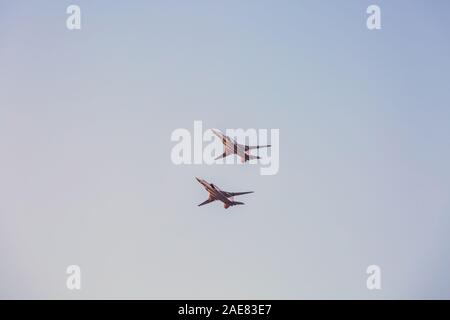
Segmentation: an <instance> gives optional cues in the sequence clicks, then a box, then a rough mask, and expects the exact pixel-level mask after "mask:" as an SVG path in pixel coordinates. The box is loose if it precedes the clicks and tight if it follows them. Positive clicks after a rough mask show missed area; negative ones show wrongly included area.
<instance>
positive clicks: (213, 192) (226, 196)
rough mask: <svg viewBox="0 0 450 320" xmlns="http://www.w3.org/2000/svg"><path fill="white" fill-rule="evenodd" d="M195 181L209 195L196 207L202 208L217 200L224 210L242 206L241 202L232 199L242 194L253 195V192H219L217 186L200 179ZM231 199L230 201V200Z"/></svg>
mask: <svg viewBox="0 0 450 320" xmlns="http://www.w3.org/2000/svg"><path fill="white" fill-rule="evenodd" d="M195 179H197V181H198V182H200V184H201V185H203V186H204V187H205V189H206V191H208V193H209V197H208V199H207V200H205V201H203V202H202V203H200V204H199V205H198V206H199V207H200V206H203V205H205V204H208V203H210V202H213V201H216V200H219V201H222V202H223V207H224V208H225V209H228V208H229V207H231V206H236V205H239V204H244V203H243V202H238V201H234V200H233V197H234V196H240V195H243V194H248V193H253V191H247V192H226V191H223V190H220V189H219V188H218V187H217V186H215V185H214V184H212V183H208V182H206V181H205V180H203V179H200V178H197V177H196V178H195ZM230 198H231V200H230Z"/></svg>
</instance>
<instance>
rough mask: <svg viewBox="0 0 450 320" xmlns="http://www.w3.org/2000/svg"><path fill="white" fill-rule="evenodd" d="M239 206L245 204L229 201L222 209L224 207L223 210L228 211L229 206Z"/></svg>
mask: <svg viewBox="0 0 450 320" xmlns="http://www.w3.org/2000/svg"><path fill="white" fill-rule="evenodd" d="M239 204H245V203H243V202H239V201H231V202H230V203H225V204H224V205H223V207H224V208H225V209H228V208H229V207H230V206H237V205H239Z"/></svg>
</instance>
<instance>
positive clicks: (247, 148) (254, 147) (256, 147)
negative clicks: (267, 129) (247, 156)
mask: <svg viewBox="0 0 450 320" xmlns="http://www.w3.org/2000/svg"><path fill="white" fill-rule="evenodd" d="M270 147H271V145H270V144H268V145H266V146H245V151H248V150H254V149H260V148H270Z"/></svg>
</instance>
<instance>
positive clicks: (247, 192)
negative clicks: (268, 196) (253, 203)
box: [224, 191, 253, 198]
mask: <svg viewBox="0 0 450 320" xmlns="http://www.w3.org/2000/svg"><path fill="white" fill-rule="evenodd" d="M249 193H253V191H246V192H224V194H225V196H226V197H227V198H229V197H234V196H241V195H243V194H249Z"/></svg>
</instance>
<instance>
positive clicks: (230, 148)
mask: <svg viewBox="0 0 450 320" xmlns="http://www.w3.org/2000/svg"><path fill="white" fill-rule="evenodd" d="M211 130H212V132H213V133H214V134H215V135H216V136H217V137H219V139H220V140H221V141H222V143H223V149H224V151H223V154H221V155H220V156H218V157H217V158H215V159H214V160H218V159H221V158H225V157H226V156H229V155H231V154H236V155H237V156H238V157H240V158H241V161H242V162H246V161H248V160H252V159H261V158H260V157H258V156H254V155H251V154H250V150H254V149H260V148H269V147H270V146H271V145H270V144H269V145H265V146H247V145H243V144H239V143H237V142H236V141H235V140H234V139H232V138H230V137H228V136H226V135H224V134H223V133H222V132H220V131H219V130H215V129H211Z"/></svg>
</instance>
